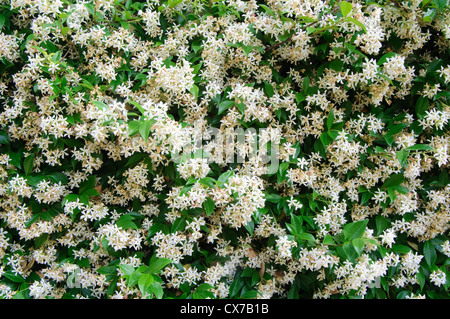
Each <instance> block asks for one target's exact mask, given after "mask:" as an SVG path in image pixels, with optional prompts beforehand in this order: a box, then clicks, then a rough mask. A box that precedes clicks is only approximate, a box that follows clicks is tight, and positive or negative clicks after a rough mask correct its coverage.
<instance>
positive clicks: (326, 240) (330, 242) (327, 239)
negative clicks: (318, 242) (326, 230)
mask: <svg viewBox="0 0 450 319" xmlns="http://www.w3.org/2000/svg"><path fill="white" fill-rule="evenodd" d="M322 243H323V244H324V245H331V246H335V245H336V242H335V241H334V239H333V237H332V236H331V235H330V234H327V235H326V236H325V238H324V239H323V242H322Z"/></svg>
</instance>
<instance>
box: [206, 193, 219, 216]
mask: <svg viewBox="0 0 450 319" xmlns="http://www.w3.org/2000/svg"><path fill="white" fill-rule="evenodd" d="M203 207H204V208H205V212H206V215H207V216H210V215H211V214H212V213H213V212H214V208H215V207H216V205H215V203H214V201H213V200H212V198H210V197H207V198H206V201H204V202H203Z"/></svg>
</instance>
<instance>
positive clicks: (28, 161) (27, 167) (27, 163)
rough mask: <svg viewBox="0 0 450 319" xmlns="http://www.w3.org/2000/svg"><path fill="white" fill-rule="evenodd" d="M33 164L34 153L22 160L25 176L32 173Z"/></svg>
mask: <svg viewBox="0 0 450 319" xmlns="http://www.w3.org/2000/svg"><path fill="white" fill-rule="evenodd" d="M33 163H34V153H33V154H30V155H28V156H27V157H25V159H24V160H23V169H24V171H25V175H29V174H30V173H31V172H32V171H33Z"/></svg>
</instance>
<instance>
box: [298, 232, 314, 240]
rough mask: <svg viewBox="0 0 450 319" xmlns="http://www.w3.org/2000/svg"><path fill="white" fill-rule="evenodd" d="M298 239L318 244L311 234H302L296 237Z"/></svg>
mask: <svg viewBox="0 0 450 319" xmlns="http://www.w3.org/2000/svg"><path fill="white" fill-rule="evenodd" d="M296 237H297V238H298V239H301V240H306V241H312V242H316V239H315V238H314V236H313V235H312V234H310V233H301V234H298V235H297V236H296Z"/></svg>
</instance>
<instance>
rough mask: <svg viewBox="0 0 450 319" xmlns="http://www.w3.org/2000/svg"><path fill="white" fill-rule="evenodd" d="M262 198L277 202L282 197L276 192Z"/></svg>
mask: <svg viewBox="0 0 450 319" xmlns="http://www.w3.org/2000/svg"><path fill="white" fill-rule="evenodd" d="M264 198H265V199H266V201H268V202H272V203H278V202H279V201H280V200H282V199H283V197H281V196H280V195H278V194H267V195H266V196H264Z"/></svg>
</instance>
